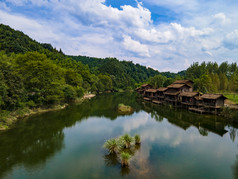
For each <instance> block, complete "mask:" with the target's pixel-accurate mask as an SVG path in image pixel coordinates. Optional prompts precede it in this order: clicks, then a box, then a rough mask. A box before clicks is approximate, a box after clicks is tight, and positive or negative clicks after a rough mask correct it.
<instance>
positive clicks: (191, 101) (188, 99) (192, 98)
mask: <svg viewBox="0 0 238 179" xmlns="http://www.w3.org/2000/svg"><path fill="white" fill-rule="evenodd" d="M179 97H180V103H181V104H182V105H183V106H185V107H191V106H196V102H197V97H199V92H182V93H181V94H180V95H179Z"/></svg>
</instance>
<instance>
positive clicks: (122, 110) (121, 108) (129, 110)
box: [118, 104, 134, 114]
mask: <svg viewBox="0 0 238 179" xmlns="http://www.w3.org/2000/svg"><path fill="white" fill-rule="evenodd" d="M133 111H134V110H133V108H132V107H131V106H126V105H124V104H118V112H119V113H120V114H130V113H132V112H133Z"/></svg>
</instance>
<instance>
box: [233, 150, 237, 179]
mask: <svg viewBox="0 0 238 179" xmlns="http://www.w3.org/2000/svg"><path fill="white" fill-rule="evenodd" d="M232 170H233V176H234V178H236V179H238V155H237V156H236V161H235V164H234V165H233V166H232Z"/></svg>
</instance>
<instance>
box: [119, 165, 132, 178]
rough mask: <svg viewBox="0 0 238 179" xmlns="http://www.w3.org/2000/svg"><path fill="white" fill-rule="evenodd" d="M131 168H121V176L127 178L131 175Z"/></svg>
mask: <svg viewBox="0 0 238 179" xmlns="http://www.w3.org/2000/svg"><path fill="white" fill-rule="evenodd" d="M130 171H131V170H130V167H128V166H127V167H121V171H120V173H121V176H126V175H129V173H130Z"/></svg>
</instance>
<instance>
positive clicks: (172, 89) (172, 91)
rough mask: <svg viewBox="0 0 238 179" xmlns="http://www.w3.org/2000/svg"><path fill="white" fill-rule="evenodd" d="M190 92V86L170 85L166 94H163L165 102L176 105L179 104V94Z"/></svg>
mask: <svg viewBox="0 0 238 179" xmlns="http://www.w3.org/2000/svg"><path fill="white" fill-rule="evenodd" d="M190 90H191V86H189V85H187V84H171V85H169V86H168V89H167V90H166V92H164V95H165V101H166V102H168V103H171V104H173V105H177V104H178V103H179V94H180V93H182V92H189V91H190Z"/></svg>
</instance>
